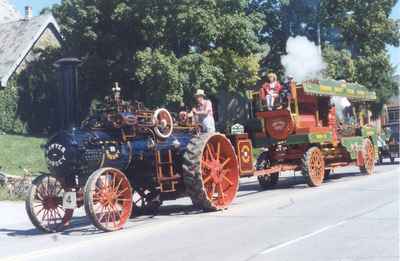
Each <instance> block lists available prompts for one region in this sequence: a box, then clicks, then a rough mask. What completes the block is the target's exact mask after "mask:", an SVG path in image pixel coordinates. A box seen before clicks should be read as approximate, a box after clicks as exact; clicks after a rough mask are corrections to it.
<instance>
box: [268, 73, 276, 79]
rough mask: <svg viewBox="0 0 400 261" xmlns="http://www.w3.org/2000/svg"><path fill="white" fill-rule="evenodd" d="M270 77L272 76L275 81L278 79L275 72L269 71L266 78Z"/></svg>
mask: <svg viewBox="0 0 400 261" xmlns="http://www.w3.org/2000/svg"><path fill="white" fill-rule="evenodd" d="M270 77H273V78H274V79H275V81H277V80H278V76H276V74H275V73H269V74H268V78H270Z"/></svg>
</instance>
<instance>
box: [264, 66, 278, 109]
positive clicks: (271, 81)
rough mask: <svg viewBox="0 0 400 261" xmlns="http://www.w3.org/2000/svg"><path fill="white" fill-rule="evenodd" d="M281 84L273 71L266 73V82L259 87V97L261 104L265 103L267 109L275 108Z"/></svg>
mask: <svg viewBox="0 0 400 261" xmlns="http://www.w3.org/2000/svg"><path fill="white" fill-rule="evenodd" d="M281 90H282V86H281V84H280V83H279V82H278V77H277V76H276V74H275V73H269V74H268V82H266V83H264V84H263V85H262V86H261V88H260V99H261V103H262V104H266V106H267V110H268V111H272V110H273V109H274V108H276V106H277V105H278V104H277V101H279V96H280V92H281Z"/></svg>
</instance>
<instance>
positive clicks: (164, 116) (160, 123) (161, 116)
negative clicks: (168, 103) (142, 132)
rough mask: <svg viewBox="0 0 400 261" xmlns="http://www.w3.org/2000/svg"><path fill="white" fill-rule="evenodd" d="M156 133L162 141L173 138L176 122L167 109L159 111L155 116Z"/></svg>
mask: <svg viewBox="0 0 400 261" xmlns="http://www.w3.org/2000/svg"><path fill="white" fill-rule="evenodd" d="M152 121H153V125H154V132H155V133H156V135H157V136H158V137H159V138H161V139H167V138H168V137H169V136H171V134H172V131H173V128H174V122H173V119H172V116H171V114H170V113H169V111H168V110H167V109H164V108H161V109H157V110H156V111H155V112H154V114H153V119H152Z"/></svg>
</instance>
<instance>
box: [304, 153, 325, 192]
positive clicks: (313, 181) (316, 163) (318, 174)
mask: <svg viewBox="0 0 400 261" xmlns="http://www.w3.org/2000/svg"><path fill="white" fill-rule="evenodd" d="M301 173H302V174H303V176H304V177H305V178H306V181H307V184H308V185H309V186H310V187H318V186H320V185H321V184H322V182H323V181H324V176H325V160H324V156H323V154H322V152H321V150H320V149H319V148H318V147H311V148H309V149H308V150H307V151H306V153H305V154H304V156H303V160H302V169H301Z"/></svg>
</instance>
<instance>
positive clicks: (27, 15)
mask: <svg viewBox="0 0 400 261" xmlns="http://www.w3.org/2000/svg"><path fill="white" fill-rule="evenodd" d="M32 16H33V15H32V6H29V5H28V6H25V20H30V19H32Z"/></svg>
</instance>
